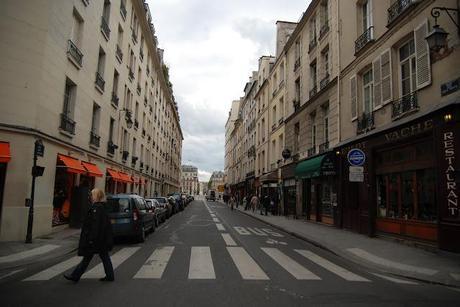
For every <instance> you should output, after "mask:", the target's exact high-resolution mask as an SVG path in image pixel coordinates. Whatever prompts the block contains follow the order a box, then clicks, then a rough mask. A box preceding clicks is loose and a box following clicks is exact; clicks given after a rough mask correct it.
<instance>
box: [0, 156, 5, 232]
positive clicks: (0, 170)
mask: <svg viewBox="0 0 460 307" xmlns="http://www.w3.org/2000/svg"><path fill="white" fill-rule="evenodd" d="M5 178H6V163H0V223H1V221H2V211H3V195H4V193H3V192H4V189H5Z"/></svg>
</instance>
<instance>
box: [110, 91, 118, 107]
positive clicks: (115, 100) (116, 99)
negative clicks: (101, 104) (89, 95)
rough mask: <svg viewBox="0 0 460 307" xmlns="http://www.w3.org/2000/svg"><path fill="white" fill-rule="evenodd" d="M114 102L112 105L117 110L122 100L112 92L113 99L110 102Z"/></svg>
mask: <svg viewBox="0 0 460 307" xmlns="http://www.w3.org/2000/svg"><path fill="white" fill-rule="evenodd" d="M110 101H111V102H112V105H113V106H114V107H115V108H118V102H119V101H120V98H118V96H117V94H116V93H115V92H112V99H111V100H110Z"/></svg>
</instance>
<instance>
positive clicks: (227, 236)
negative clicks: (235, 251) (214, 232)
mask: <svg viewBox="0 0 460 307" xmlns="http://www.w3.org/2000/svg"><path fill="white" fill-rule="evenodd" d="M222 238H223V239H224V241H225V244H227V246H236V243H235V240H233V238H232V236H231V235H230V234H228V233H223V234H222Z"/></svg>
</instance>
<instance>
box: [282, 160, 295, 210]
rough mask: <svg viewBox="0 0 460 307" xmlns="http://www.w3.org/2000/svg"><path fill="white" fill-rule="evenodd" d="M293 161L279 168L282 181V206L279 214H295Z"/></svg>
mask: <svg viewBox="0 0 460 307" xmlns="http://www.w3.org/2000/svg"><path fill="white" fill-rule="evenodd" d="M295 167H296V164H295V163H291V164H288V165H285V166H283V167H282V168H281V181H282V189H281V191H282V195H281V199H282V206H281V212H280V213H281V214H283V215H294V216H296V215H297V210H296V205H297V181H296V178H295Z"/></svg>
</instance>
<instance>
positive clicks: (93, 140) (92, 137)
mask: <svg viewBox="0 0 460 307" xmlns="http://www.w3.org/2000/svg"><path fill="white" fill-rule="evenodd" d="M100 142H101V137H100V136H99V135H98V134H97V133H96V132H94V131H90V133H89V143H90V144H91V145H93V146H95V147H99V146H100Z"/></svg>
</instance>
